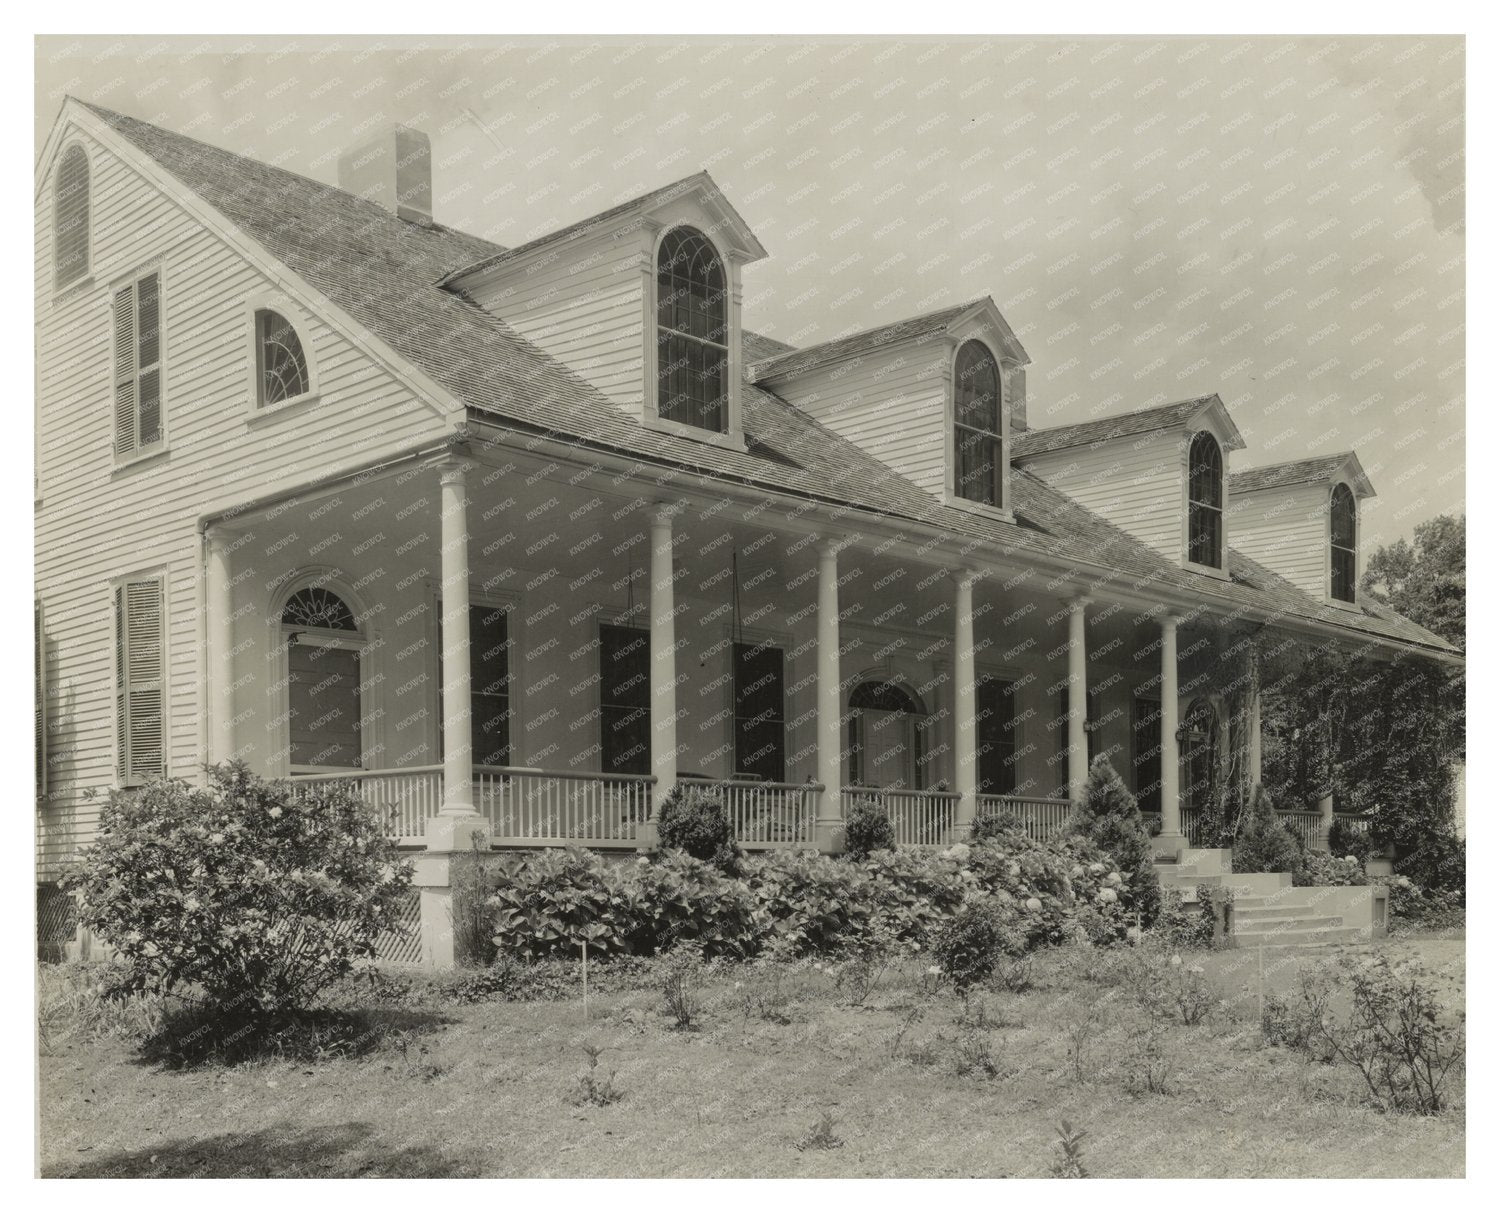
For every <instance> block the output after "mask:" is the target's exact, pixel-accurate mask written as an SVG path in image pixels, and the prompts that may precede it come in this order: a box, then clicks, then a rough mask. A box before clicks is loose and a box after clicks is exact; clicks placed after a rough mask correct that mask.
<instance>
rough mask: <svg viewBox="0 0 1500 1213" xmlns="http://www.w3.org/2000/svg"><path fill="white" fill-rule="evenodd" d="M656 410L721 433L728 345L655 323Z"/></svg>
mask: <svg viewBox="0 0 1500 1213" xmlns="http://www.w3.org/2000/svg"><path fill="white" fill-rule="evenodd" d="M656 413H657V416H659V417H661V418H663V419H664V420H667V421H675V422H677V423H678V424H680V425H690V426H693V427H694V428H696V429H701V430H709V431H712V432H714V433H723V432H724V431H725V430H726V428H727V424H728V413H729V348H728V346H723V345H719V344H717V343H715V342H712V341H705V340H704V339H702V338H701V337H695V336H693V335H692V334H691V333H683V332H678V331H677V330H675V329H668V328H663V327H658V329H657V341H656Z"/></svg>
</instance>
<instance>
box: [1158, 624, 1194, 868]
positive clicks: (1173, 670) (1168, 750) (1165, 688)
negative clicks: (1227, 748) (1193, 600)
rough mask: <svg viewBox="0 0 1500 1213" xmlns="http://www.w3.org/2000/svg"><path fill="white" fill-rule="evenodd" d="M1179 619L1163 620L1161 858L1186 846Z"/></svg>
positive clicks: (1178, 851)
mask: <svg viewBox="0 0 1500 1213" xmlns="http://www.w3.org/2000/svg"><path fill="white" fill-rule="evenodd" d="M1177 764H1178V758H1177V619H1176V617H1175V616H1173V615H1168V616H1167V617H1166V618H1165V619H1163V620H1162V621H1161V833H1160V834H1158V835H1157V836H1156V853H1157V854H1158V855H1172V856H1176V855H1178V854H1179V853H1180V852H1181V851H1182V850H1183V848H1184V847H1186V846H1187V839H1186V838H1184V837H1183V834H1182V806H1181V805H1180V804H1179V802H1178V799H1177V797H1178V792H1177V770H1178V766H1177Z"/></svg>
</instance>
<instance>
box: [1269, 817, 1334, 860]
mask: <svg viewBox="0 0 1500 1213" xmlns="http://www.w3.org/2000/svg"><path fill="white" fill-rule="evenodd" d="M1276 814H1277V816H1279V817H1280V818H1281V824H1282V825H1284V826H1286V828H1287V829H1289V830H1290V831H1291V832H1292V833H1293V834H1295V835H1296V836H1297V837H1298V838H1300V839H1301V840H1302V845H1303V846H1305V847H1306V848H1307V849H1308V850H1309V851H1316V850H1317V849H1318V831H1319V829H1320V828H1321V826H1322V823H1323V818H1322V815H1321V814H1319V813H1309V812H1307V811H1306V810H1304V809H1277V810H1276Z"/></svg>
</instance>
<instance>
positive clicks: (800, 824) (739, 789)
mask: <svg viewBox="0 0 1500 1213" xmlns="http://www.w3.org/2000/svg"><path fill="white" fill-rule="evenodd" d="M678 783H682V784H687V785H688V786H690V787H701V788H711V789H713V791H714V792H715V793H717V795H718V797H719V801H720V803H721V804H722V805H723V806H724V811H725V812H726V813H727V814H728V815H729V823H730V825H731V826H732V827H733V829H734V836H735V839H736V841H738V842H739V844H740V845H741V846H742V847H744V848H745V849H747V850H751V851H757V850H770V849H773V848H776V847H796V846H809V845H811V844H812V841H813V822H814V821H815V820H816V818H817V813H818V794H819V793H820V792H822V790H823V785H822V784H820V783H763V782H761V781H760V780H756V779H723V780H721V779H700V778H697V777H696V776H695V777H684V778H682V779H679V780H678Z"/></svg>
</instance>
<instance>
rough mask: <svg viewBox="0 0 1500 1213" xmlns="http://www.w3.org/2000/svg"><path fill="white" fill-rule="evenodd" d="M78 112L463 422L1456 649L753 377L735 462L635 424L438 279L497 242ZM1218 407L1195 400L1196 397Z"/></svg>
mask: <svg viewBox="0 0 1500 1213" xmlns="http://www.w3.org/2000/svg"><path fill="white" fill-rule="evenodd" d="M78 104H79V105H82V106H83V107H84V109H85V110H86V111H87V112H88V113H90V114H93V115H94V116H95V117H96V118H97V119H98V120H99V121H101V122H103V123H104V124H105V125H106V126H107V127H108V128H109V129H110V130H111V131H113V132H115V133H117V134H118V135H119V136H121V137H123V139H124V140H125V141H126V143H128V144H129V145H130V146H131V147H133V148H134V149H136V151H137V152H139V153H140V154H141V155H143V156H145V157H147V158H149V159H150V160H151V161H152V162H154V163H155V164H156V165H157V166H159V167H160V168H161V169H163V170H165V172H166V173H167V174H169V175H170V176H171V177H172V178H175V179H176V180H177V181H178V182H180V183H181V184H182V185H183V186H185V187H186V188H187V189H189V190H191V191H192V192H193V193H194V194H196V195H197V196H198V197H200V198H202V199H203V200H204V201H205V202H207V203H208V204H209V206H211V207H212V208H213V210H215V211H216V212H218V214H220V215H222V216H223V217H224V219H225V220H227V221H228V222H229V223H230V224H232V225H234V226H235V227H236V228H238V229H239V230H240V231H242V232H243V233H244V234H245V235H246V236H248V237H249V238H250V239H251V240H253V241H254V242H255V243H256V244H258V245H259V246H260V247H261V248H263V249H265V250H266V251H267V252H268V253H269V254H271V255H272V256H273V257H275V258H277V259H278V260H279V261H280V262H281V263H282V264H283V265H285V266H286V267H287V269H288V270H290V271H291V272H292V273H294V274H296V275H298V276H299V277H300V278H302V279H303V281H305V282H306V283H307V284H308V285H309V286H310V287H311V288H312V289H314V290H316V291H319V292H322V293H323V294H324V295H325V296H326V297H327V298H328V299H329V300H330V301H331V302H332V303H333V304H335V305H336V306H338V307H340V308H342V309H343V310H344V311H345V313H346V314H347V315H348V316H349V317H350V318H351V320H353V321H354V322H355V323H357V324H358V325H360V326H362V327H363V328H364V329H365V330H366V331H367V332H368V334H369V335H370V337H372V338H373V339H374V341H375V342H377V343H379V344H380V345H382V346H384V347H385V348H386V349H389V350H390V351H392V352H393V353H394V354H395V355H396V356H397V357H398V358H400V359H403V360H405V361H406V362H407V363H408V364H410V365H411V366H413V367H415V368H417V370H419V371H420V372H422V373H424V374H425V375H426V376H427V377H428V378H429V379H430V381H431V382H432V383H433V384H434V385H435V386H436V388H437V390H440V391H443V392H446V393H449V394H450V395H451V396H452V397H453V399H455V400H456V401H458V402H459V403H460V404H461V405H463V406H464V407H465V408H467V409H468V410H469V411H470V414H471V416H473V418H474V419H475V420H476V421H482V422H484V423H485V424H488V425H492V426H494V427H496V428H499V429H502V430H504V429H512V430H515V431H517V432H519V433H523V434H527V435H536V434H546V435H549V436H551V437H555V438H558V439H560V440H562V441H566V442H570V443H572V444H573V445H575V446H577V447H579V448H584V449H605V450H608V451H611V452H618V453H622V454H625V455H629V456H632V457H634V458H636V459H639V460H641V461H643V462H649V463H654V464H657V465H664V466H668V467H672V468H675V469H678V470H681V471H684V472H687V473H689V474H696V475H701V476H705V477H708V478H710V479H716V480H722V481H731V482H736V483H742V484H747V485H753V486H756V487H760V488H764V489H770V490H772V491H776V492H781V493H788V494H794V495H798V496H802V497H804V498H807V499H811V500H817V501H822V502H827V503H830V504H835V505H839V506H844V507H852V508H853V510H854V511H856V512H862V513H864V514H866V515H868V516H884V517H891V518H898V519H902V520H905V521H910V522H915V523H920V524H924V525H927V526H931V527H934V528H937V529H939V530H941V531H943V532H944V533H946V534H949V535H952V536H954V537H957V538H959V539H962V540H964V541H966V542H969V541H971V542H972V543H973V545H974V546H975V548H976V549H977V550H982V551H984V552H985V553H987V554H989V555H993V556H995V557H997V558H1000V559H1006V558H1011V557H1014V558H1016V559H1017V560H1021V561H1024V560H1028V559H1030V560H1041V561H1045V562H1051V563H1052V564H1054V565H1060V564H1066V565H1068V566H1070V567H1072V568H1075V569H1078V570H1080V571H1081V572H1084V573H1085V574H1089V575H1093V576H1094V581H1095V583H1096V584H1097V585H1099V586H1101V587H1104V586H1108V585H1111V584H1114V585H1117V586H1118V587H1119V588H1120V589H1121V590H1122V591H1126V590H1128V591H1130V592H1132V593H1134V594H1137V595H1139V594H1141V593H1142V592H1143V589H1142V587H1143V586H1146V587H1149V586H1152V585H1155V586H1160V587H1162V588H1170V589H1173V590H1176V591H1179V592H1184V593H1190V594H1192V595H1193V596H1194V597H1195V598H1196V599H1198V600H1202V601H1205V602H1207V603H1209V604H1211V605H1213V606H1215V607H1218V608H1222V609H1228V610H1233V609H1236V608H1241V609H1249V610H1260V611H1264V612H1268V613H1276V614H1279V615H1284V616H1289V617H1291V618H1293V619H1303V620H1309V621H1316V622H1318V623H1321V624H1324V625H1327V626H1329V627H1332V628H1337V629H1340V630H1342V631H1346V632H1363V633H1365V634H1368V635H1372V636H1377V637H1381V638H1384V639H1386V640H1388V641H1391V642H1393V643H1398V644H1403V645H1413V646H1417V647H1421V648H1424V649H1430V650H1433V651H1438V652H1456V650H1455V649H1454V648H1453V647H1452V646H1451V645H1448V644H1447V643H1446V642H1445V641H1443V640H1442V639H1441V638H1439V637H1437V636H1435V635H1433V634H1432V633H1430V632H1427V631H1425V630H1424V629H1422V628H1420V627H1418V626H1417V625H1416V624H1413V623H1411V622H1410V621H1408V620H1405V619H1402V618H1400V617H1399V616H1392V617H1389V618H1386V617H1384V616H1382V615H1377V614H1376V613H1374V612H1373V611H1371V610H1370V609H1369V608H1362V610H1361V611H1360V612H1351V611H1348V610H1344V609H1336V608H1331V607H1325V606H1323V605H1322V604H1320V603H1316V602H1314V601H1313V600H1312V599H1311V598H1309V597H1308V596H1307V595H1305V594H1303V593H1302V592H1301V591H1300V590H1297V589H1296V588H1295V587H1293V586H1291V585H1289V584H1288V583H1286V582H1283V581H1281V579H1279V578H1277V577H1275V575H1274V574H1271V573H1269V572H1267V571H1266V570H1264V569H1262V568H1260V566H1258V565H1255V564H1254V562H1252V561H1249V560H1247V559H1246V558H1245V557H1243V556H1241V555H1239V554H1238V553H1235V552H1233V551H1231V553H1230V574H1231V577H1230V580H1229V581H1228V582H1222V581H1217V580H1212V579H1208V578H1204V577H1202V576H1200V575H1198V574H1194V573H1191V572H1188V571H1185V570H1182V569H1178V568H1176V567H1175V566H1172V565H1170V564H1168V563H1167V562H1166V561H1164V560H1163V559H1162V558H1161V557H1160V556H1159V555H1157V554H1156V553H1155V552H1154V551H1152V550H1151V549H1150V548H1148V547H1146V546H1145V545H1144V544H1142V543H1140V542H1139V541H1137V540H1135V539H1133V538H1131V537H1130V536H1129V535H1127V534H1126V533H1125V532H1124V531H1122V530H1120V529H1119V528H1117V527H1115V526H1113V525H1112V524H1110V523H1108V522H1106V521H1105V520H1104V519H1103V518H1101V517H1099V516H1098V515H1097V514H1094V513H1092V512H1090V511H1089V510H1087V509H1085V508H1084V507H1083V506H1081V505H1079V504H1078V503H1077V502H1076V501H1074V500H1072V499H1071V498H1069V497H1067V496H1065V495H1064V494H1062V493H1061V492H1059V491H1058V490H1056V489H1054V488H1052V487H1051V486H1049V485H1047V484H1046V483H1044V482H1043V481H1042V480H1041V479H1040V478H1038V477H1036V476H1034V475H1032V474H1030V473H1027V472H1025V471H1024V470H1023V469H1017V471H1016V473H1015V475H1014V477H1013V486H1012V487H1013V490H1014V492H1013V498H1014V507H1015V508H1014V514H1015V518H1016V521H1015V522H1008V521H1006V520H1004V519H1002V518H998V517H991V516H988V515H983V514H979V513H976V512H974V511H971V510H965V509H960V508H958V507H957V506H953V505H949V504H946V503H944V502H941V501H938V500H936V499H935V498H934V497H932V496H931V495H930V494H929V493H928V492H927V491H926V490H924V489H922V488H920V487H918V486H917V485H915V484H913V483H912V482H911V481H909V480H907V479H906V478H904V477H903V476H900V475H899V474H897V473H896V472H895V471H894V470H892V469H891V468H890V467H888V466H887V465H885V464H883V463H881V462H880V461H879V460H878V459H876V458H875V457H874V456H873V455H871V454H869V453H868V452H867V451H865V450H864V449H863V448H862V447H860V446H858V445H857V444H855V443H853V442H851V441H849V440H848V439H845V438H842V437H840V436H838V435H836V434H834V433H833V432H832V431H831V430H829V429H827V428H826V427H824V426H822V425H821V424H819V423H818V422H816V421H814V420H813V419H812V418H811V417H810V416H808V415H807V414H806V413H803V412H801V411H800V410H798V409H796V408H793V407H792V406H791V405H790V404H788V403H787V402H785V401H784V400H782V399H781V398H780V397H779V396H777V395H775V394H774V393H773V392H770V391H768V390H766V389H765V388H763V387H760V386H757V385H755V384H753V383H748V382H747V383H746V384H745V385H744V387H743V390H742V399H741V412H742V421H743V425H744V430H745V434H746V440H747V449H746V450H745V451H737V450H732V449H728V448H725V447H720V446H716V445H712V444H709V443H703V442H695V441H693V440H692V439H689V438H682V437H678V436H677V435H674V434H668V433H663V432H661V431H657V430H651V429H647V428H645V427H644V426H642V425H640V424H639V423H638V422H636V421H635V420H634V419H633V418H631V417H629V416H628V415H627V414H626V413H625V412H624V411H623V410H621V409H620V408H619V407H618V406H616V405H614V404H613V403H612V402H611V401H610V400H608V399H607V398H606V397H604V396H603V395H602V394H601V393H600V392H599V391H598V390H597V389H595V388H594V387H593V386H592V385H590V384H589V383H587V382H586V381H585V380H583V379H582V378H580V377H579V376H577V375H575V374H574V373H573V372H571V371H570V370H568V369H567V368H566V367H564V366H563V365H562V364H561V363H559V362H557V361H556V360H555V359H553V358H551V357H550V356H548V355H547V354H545V353H544V352H543V351H541V350H540V349H538V348H537V347H536V346H534V345H532V344H531V343H529V342H527V341H525V340H524V339H522V338H521V337H520V336H518V335H517V334H516V333H515V332H514V330H512V329H511V328H510V327H509V326H508V325H506V324H505V323H504V322H503V321H501V320H500V319H499V318H497V317H496V316H494V315H492V314H490V313H488V312H486V311H484V310H483V309H482V308H480V307H479V306H478V305H476V304H474V303H472V302H471V301H469V300H468V299H467V298H466V297H464V296H463V295H461V294H459V293H455V292H453V291H450V290H445V289H443V288H442V287H441V286H439V285H438V283H439V280H440V279H442V278H444V277H445V276H447V275H449V274H451V273H452V272H453V271H454V270H457V269H460V268H462V267H464V266H471V265H473V264H475V263H476V262H477V261H478V260H481V259H483V258H485V257H489V256H491V255H493V254H495V253H497V252H501V251H503V250H501V249H500V246H498V245H495V244H493V243H491V242H489V241H485V240H481V239H479V238H477V237H474V236H469V235H465V234H464V233H462V232H457V231H454V230H452V229H451V228H446V227H443V226H442V225H440V224H439V225H434V226H432V227H425V226H420V225H417V224H412V223H408V222H406V221H404V220H401V219H398V218H396V216H395V215H393V214H391V213H390V212H389V211H387V210H385V209H384V208H382V207H380V206H378V205H376V204H375V203H372V202H367V201H366V200H364V199H362V198H358V197H356V196H355V195H353V194H350V193H347V192H346V191H344V190H340V189H337V188H336V187H333V186H330V185H327V184H324V183H322V182H318V181H313V180H311V179H309V178H307V177H302V176H299V175H298V174H296V173H291V172H288V171H286V170H284V169H280V168H274V167H272V166H270V165H266V164H262V163H260V162H258V161H255V160H251V159H248V158H246V157H243V156H238V155H235V154H234V153H232V152H227V151H224V150H223V149H221V148H216V147H212V146H211V145H208V144H204V143H200V142H199V141H197V140H195V139H190V138H188V137H186V136H183V135H178V134H175V133H173V132H171V131H166V130H163V129H161V128H159V127H155V126H152V125H150V124H149V123H145V122H141V121H139V120H137V119H134V118H129V117H126V116H125V115H122V114H118V113H115V112H113V111H111V110H107V109H104V108H102V107H98V106H93V105H89V104H87V103H84V102H78ZM973 306H974V305H972V304H967V305H964V309H969V308H971V307H973ZM964 309H943V310H944V312H948V313H951V312H955V311H959V310H964ZM949 322H950V323H951V318H950V321H949ZM888 327H889V326H888ZM748 336H749V337H750V338H751V345H754V346H756V347H757V348H758V349H761V350H771V351H773V356H774V351H775V349H776V347H780V346H783V345H784V343H782V342H776V341H774V340H773V339H771V338H765V337H759V336H756V335H755V334H749V335H748ZM747 348H748V347H747ZM796 352H797V351H787V350H782V351H781V353H782V354H791V353H796ZM1216 400H1217V397H1205V398H1202V400H1200V401H1198V402H1195V403H1198V404H1202V403H1204V402H1205V401H1216ZM1220 407H1222V406H1220ZM1148 411H1151V412H1155V411H1159V410H1148ZM1189 415H1190V414H1189ZM1127 416H1128V415H1127ZM1090 424H1095V425H1097V424H1101V423H1090ZM1040 432H1041V433H1046V432H1047V431H1040ZM1146 592H1150V591H1146ZM1386 615H1389V612H1386Z"/></svg>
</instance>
